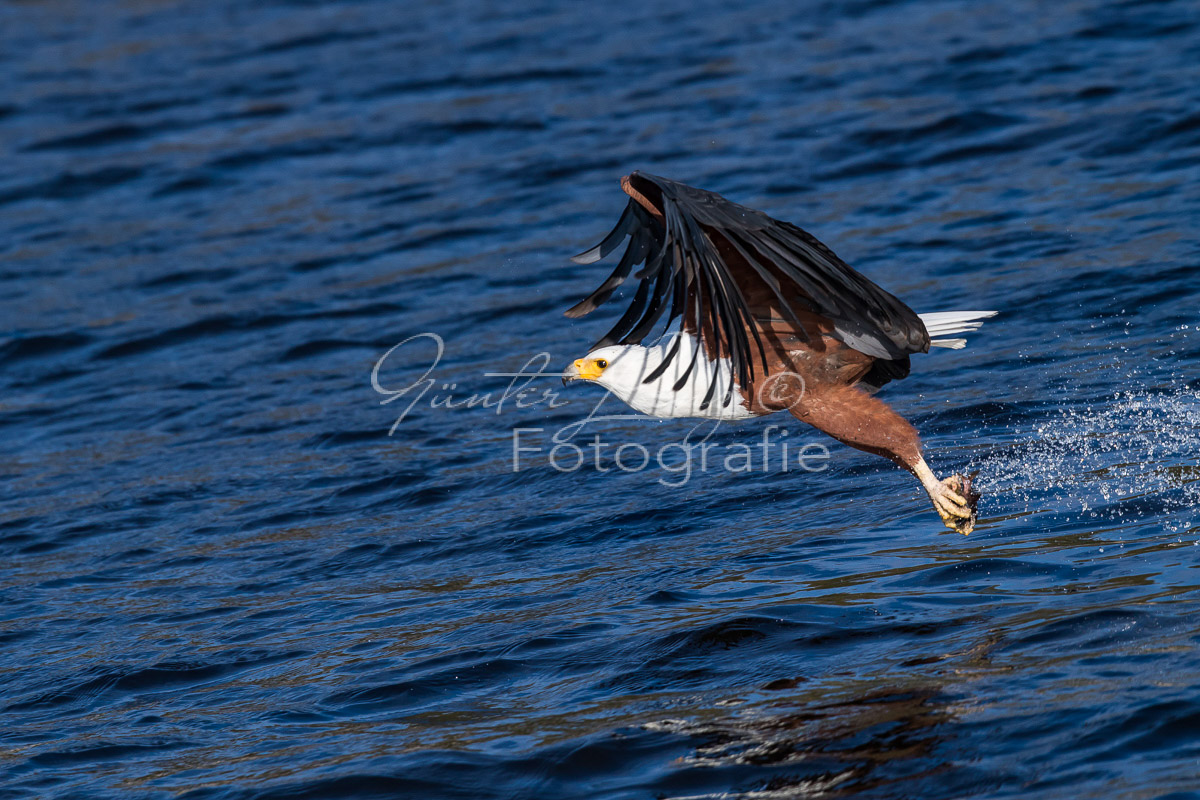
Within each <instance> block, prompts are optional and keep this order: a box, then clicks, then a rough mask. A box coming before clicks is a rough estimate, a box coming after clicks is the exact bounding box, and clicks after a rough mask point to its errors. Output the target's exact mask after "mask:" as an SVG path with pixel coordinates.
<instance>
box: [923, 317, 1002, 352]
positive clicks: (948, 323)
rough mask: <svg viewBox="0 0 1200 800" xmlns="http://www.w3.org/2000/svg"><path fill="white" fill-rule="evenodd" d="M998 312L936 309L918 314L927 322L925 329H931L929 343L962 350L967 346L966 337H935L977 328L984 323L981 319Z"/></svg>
mask: <svg viewBox="0 0 1200 800" xmlns="http://www.w3.org/2000/svg"><path fill="white" fill-rule="evenodd" d="M996 314H997V312H995V311H934V312H931V313H929V314H918V315H917V316H919V317H920V318H921V322H924V323H925V330H927V331H929V340H930V341H929V344H931V345H932V346H934V347H948V348H950V349H951V350H961V349H963V348H964V347H966V346H967V340H966V339H937V338H934V337H937V336H951V335H953V334H956V333H968V332H969V331H973V330H977V329H978V328H979V326H980V325H982V324H983V322H982V321H981V320H985V319H987V318H988V317H994V316H996Z"/></svg>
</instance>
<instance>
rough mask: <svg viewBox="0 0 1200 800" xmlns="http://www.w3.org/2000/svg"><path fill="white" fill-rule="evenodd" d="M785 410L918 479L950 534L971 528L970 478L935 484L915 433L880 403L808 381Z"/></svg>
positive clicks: (836, 386) (862, 394) (835, 386)
mask: <svg viewBox="0 0 1200 800" xmlns="http://www.w3.org/2000/svg"><path fill="white" fill-rule="evenodd" d="M789 410H790V411H791V412H792V414H793V415H794V416H795V417H796V418H797V419H799V420H800V421H801V422H807V423H808V424H809V425H812V426H813V427H814V428H816V429H818V430H820V431H824V432H825V433H827V434H829V435H830V436H832V437H833V438H834V439H837V440H838V441H839V442H842V443H844V444H848V445H850V446H851V447H854V448H857V449H859V450H865V451H866V452H868V453H875V454H876V455H881V456H884V457H886V458H890V459H891V460H892V461H894V462H896V463H897V464H899V465H900V466H902V467H904V468H905V469H907V470H908V471H909V472H911V473H912V474H913V475H914V476H916V478H917V480H919V481H921V485H922V486H924V487H925V491H926V492H928V493H929V498H930V499H931V500H932V501H933V507H934V509H935V510H936V511H937V512H938V515H939V516H940V517H941V518H942V522H944V523H945V524H946V527H947V528H949V529H950V530H953V531H958V532H959V533H961V534H964V535H965V534H968V533H970V532H971V530H972V529H973V528H974V527H975V503H976V502H977V501H978V500H979V495H978V494H976V493H975V492H973V491H972V489H971V479H970V478H969V477H967V476H964V475H951V476H950V477H949V478H947V479H945V480H938V478H937V476H936V475H934V474H933V470H931V469H930V468H929V465H928V464H926V463H925V459H924V458H923V457H922V455H921V439H920V437H919V436H918V435H917V431H916V429H915V428H913V426H912V425H910V424H909V423H908V421H907V420H906V419H904V418H903V417H901V416H900V415H899V414H897V413H896V412H895V411H893V410H892V409H891V407H890V406H888V405H887V404H886V403H884V402H883V401H881V400H879V399H877V398H875V397H872V396H871V395H869V394H867V393H866V392H863V391H861V390H859V389H856V388H854V387H853V386H845V385H840V384H826V385H814V384H813V383H812V382H810V383H809V385H808V386H807V387H806V391H804V392H803V393H802V394H800V396H799V397H797V398H796V399H795V402H793V403H791V404H790V406H789Z"/></svg>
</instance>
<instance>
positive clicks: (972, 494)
mask: <svg viewBox="0 0 1200 800" xmlns="http://www.w3.org/2000/svg"><path fill="white" fill-rule="evenodd" d="M974 477H975V473H972V474H971V475H951V476H950V477H949V478H946V480H944V481H940V482H939V483H938V484H937V494H936V495H935V496H934V498H933V506H934V508H935V509H937V512H938V515H939V516H940V517H941V518H942V522H943V523H945V525H946V527H947V528H949V529H950V530H952V531H957V532H958V533H961V534H962V535H964V536H966V535H967V534H969V533H970V532H971V531H972V530H974V528H975V506H976V504H977V503H978V502H979V493H978V492H976V491H974V490H973V489H972V487H971V483H972V478H974Z"/></svg>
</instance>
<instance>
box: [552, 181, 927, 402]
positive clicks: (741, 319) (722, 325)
mask: <svg viewBox="0 0 1200 800" xmlns="http://www.w3.org/2000/svg"><path fill="white" fill-rule="evenodd" d="M625 185H626V190H627V191H630V190H632V193H636V194H639V195H641V196H642V198H644V199H645V200H646V201H647V204H648V205H649V206H651V207H653V209H654V211H651V210H649V209H648V208H646V207H644V206H643V204H641V203H639V202H637V200H636V199H631V200H630V201H629V204H628V205H627V206H626V207H625V211H624V212H623V213H622V214H621V219H620V220H619V221H618V222H617V226H616V227H615V228H613V230H612V231H611V232H610V233H609V234H608V236H606V237H605V238H604V240H603V241H601V242H600V244H598V245H596V246H595V247H593V248H592V249H590V250H588V251H586V252H584V253H580V254H579V255H577V256H575V258H574V259H572V260H573V261H575V262H576V263H579V264H591V263H594V262H596V261H599V260H600V259H602V258H604V257H605V256H607V255H609V254H610V253H612V252H613V251H614V250H616V249H617V248H618V247H619V246H620V245H621V243H622V242H624V241H625V239H626V238H628V240H629V245H628V247H627V248H626V249H625V253H624V255H623V256H622V257H621V260H620V262H619V263H618V264H617V266H616V269H614V270H613V272H612V274H611V275H609V277H608V278H607V279H606V280H605V281H604V283H602V284H600V286H599V288H597V289H596V291H594V292H593V293H592V294H591V295H589V296H588V297H586V298H585V299H584V300H583V301H582V302H580V303H578V304H577V305H575V306H574V307H572V308H571V309H569V310H568V311H567V312H566V314H567V316H568V317H581V316H583V315H585V314H588V313H590V312H592V311H594V310H595V309H596V308H597V307H598V306H600V305H601V304H602V303H604V302H605V301H607V300H608V299H609V298H610V297H612V294H613V292H614V291H615V290H616V288H617V287H618V286H620V285H621V284H622V283H624V282H625V281H626V280H627V279H628V278H629V277H630V273H632V272H633V268H634V267H635V266H637V265H638V264H643V265H644V266H643V267H642V269H641V270H639V271H638V272H637V273H635V274H634V275H633V277H634V278H635V279H638V280H639V281H640V283H639V284H638V288H637V291H636V292H635V294H634V297H633V301H632V302H631V304H630V306H629V309H628V310H627V311H626V312H625V314H624V315H623V316H622V317H621V318H620V319H619V320H618V321H617V324H616V325H614V326H613V328H612V330H610V331H609V332H608V333H607V334H606V335H605V336H604V338H602V339H601V340H600V341H599V342H597V343H596V344H595V345H594V346H593V348H592V349H596V348H600V347H605V346H607V345H610V344H636V343H640V342H641V341H642V339H644V338H645V337H646V335H647V334H649V333H650V331H651V330H653V329H654V327H655V325H656V323H657V322H658V321H659V319H660V318H661V317H662V315H663V313H664V312H666V311H667V310H668V308H669V309H670V315H669V317H668V321H673V320H674V319H675V318H676V317H681V318H682V322H683V326H684V329H685V330H689V331H700V332H701V336H702V337H703V338H704V340H705V345H706V347H708V348H710V349H711V351H712V352H716V353H720V354H721V355H723V356H727V357H728V358H729V359H730V360H731V366H732V376H733V378H734V379H735V380H737V381H739V382H740V383H741V385H743V386H747V385H749V383H750V381H751V379H752V378H753V376H754V375H755V371H756V365H755V363H754V358H753V351H752V349H751V345H750V337H751V336H753V337H754V338H755V339H756V340H757V341H756V344H757V352H758V353H759V354H760V358H761V359H763V361H762V367H763V371H764V372H765V371H766V362H765V353H766V348H764V347H763V345H762V341H761V340H760V339H759V333H758V326H757V325H756V324H755V320H763V319H766V318H767V317H768V316H771V315H773V314H778V313H780V312H782V314H783V315H784V317H785V318H787V321H788V322H790V323H792V325H793V326H794V328H795V331H794V332H795V334H796V335H797V336H798V337H800V338H801V339H806V338H807V335H806V334H805V332H804V328H803V326H802V325H801V323H800V320H799V319H798V318H797V312H798V311H809V312H815V313H817V314H820V315H822V316H824V317H827V318H828V319H829V320H830V321H831V322H832V324H833V329H834V333H835V335H836V336H837V337H838V338H840V339H841V340H842V341H844V342H846V344H848V345H849V346H850V347H852V348H854V349H855V350H858V351H860V352H862V353H865V354H867V355H870V356H874V357H876V358H881V359H887V360H897V359H905V358H907V356H908V355H909V354H910V353H919V352H926V351H928V350H929V334H928V333H927V332H926V330H925V325H924V324H923V323H922V322H921V320H920V318H919V317H918V316H917V315H916V314H915V313H914V312H913V311H912V309H910V308H909V307H908V306H906V305H905V304H904V303H902V302H900V300H898V299H897V298H895V297H894V296H892V295H891V294H889V293H887V292H885V291H884V290H883V289H881V288H879V287H878V286H876V285H875V284H874V283H872V282H871V281H869V280H867V278H865V277H864V276H863V275H861V274H859V273H858V272H857V271H856V270H854V269H853V268H852V267H850V265H848V264H847V263H846V262H844V261H842V260H841V259H840V258H838V257H837V255H835V254H834V252H833V251H832V250H830V249H829V248H828V247H826V246H825V245H824V244H822V243H821V242H819V241H818V240H817V239H816V238H814V237H813V236H812V235H811V234H809V233H807V232H806V231H803V230H801V229H800V228H797V227H796V226H795V225H792V224H790V223H787V222H781V221H779V220H776V219H773V218H771V217H769V216H767V215H766V214H764V213H762V212H761V211H755V210H754V209H751V208H746V207H745V206H740V205H738V204H737V203H732V202H730V201H728V200H726V199H725V198H724V197H721V196H720V195H718V194H714V193H712V192H706V191H704V190H702V189H695V188H693V187H691V186H687V185H684V184H682V183H676V182H675V181H671V180H668V179H666V178H660V177H657V176H655V175H648V174H646V173H644V172H634V173H633V174H632V175H630V176H629V178H627V179H626V184H625ZM722 249H724V250H725V252H726V253H727V254H730V255H733V254H736V258H733V259H728V258H726V257H724V256H723V255H722V253H721V250H722ZM762 287H766V289H767V290H768V291H767V292H766V293H764V292H762V291H755V292H751V291H749V290H748V289H749V288H756V289H761V288H762ZM747 295H749V296H751V297H772V298H774V303H772V304H771V305H772V306H773V307H772V308H766V307H756V306H755V305H754V304H751V303H748V302H747V300H746V296H747ZM760 305H761V302H760ZM712 337H715V341H710V340H709V339H710V338H712ZM676 350H677V348H673V349H672V350H671V351H670V352H668V354H667V358H666V359H665V360H664V362H663V364H662V365H661V366H660V367H659V368H658V369H656V370H654V372H652V373H651V374H650V375H649V376H647V378H646V382H651V381H654V380H657V379H658V378H659V377H660V376H661V375H662V373H663V372H664V371H665V370H666V368H667V367H668V366H669V365H670V363H671V361H672V359H673V358H674V356H675V352H676ZM694 352H699V348H697V349H696V350H695V351H694ZM694 360H695V358H694V356H693V362H694ZM694 366H695V364H694V363H692V364H690V365H689V366H688V369H687V372H685V373H684V376H683V378H681V379H680V381H679V382H677V383H676V389H678V388H680V387H681V386H682V385H683V383H684V381H685V380H686V379H687V375H688V374H690V372H691V370H692V368H693V367H694ZM714 388H715V382H713V386H710V389H709V393H708V395H709V396H708V397H706V398H705V400H704V405H705V406H707V404H708V402H709V400H711V396H712V394H713V389H714ZM732 392H733V382H732V381H731V382H730V384H729V386H728V388H727V391H726V394H725V403H726V404H728V402H729V399H730V397H731V395H732Z"/></svg>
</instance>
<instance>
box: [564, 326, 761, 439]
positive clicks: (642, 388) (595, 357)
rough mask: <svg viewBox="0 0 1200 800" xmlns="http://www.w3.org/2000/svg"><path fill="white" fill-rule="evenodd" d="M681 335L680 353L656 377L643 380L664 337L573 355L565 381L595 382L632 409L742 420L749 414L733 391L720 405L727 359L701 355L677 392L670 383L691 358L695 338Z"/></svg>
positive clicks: (663, 351)
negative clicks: (652, 342) (714, 385)
mask: <svg viewBox="0 0 1200 800" xmlns="http://www.w3.org/2000/svg"><path fill="white" fill-rule="evenodd" d="M678 335H682V336H683V337H684V341H682V342H681V343H680V347H679V352H677V353H676V354H675V358H674V359H673V361H672V363H671V364H670V365H669V366H668V367H667V370H666V371H665V372H664V373H663V374H662V375H660V376H659V377H658V378H657V379H656V380H654V381H652V382H650V383H645V380H646V378H647V377H649V375H650V373H651V372H653V371H654V370H655V369H656V368H657V367H658V366H659V365H660V364H662V362H663V359H664V358H666V355H667V353H668V352H669V351H670V349H671V344H672V342H673V340H672V339H670V338H667V339H664V341H663V342H661V343H659V344H657V345H655V346H654V347H643V346H642V345H640V344H631V345H610V346H608V347H601V348H599V349H597V350H593V351H592V352H590V353H588V354H587V356H585V357H584V358H577V359H575V361H574V362H573V363H572V364H571V365H570V366H569V367H567V368H566V369H565V370H563V383H567V382H568V381H573V380H585V381H592V382H593V383H598V384H600V385H601V386H603V387H604V388H605V389H608V390H609V391H610V392H612V393H613V394H614V395H616V396H617V398H618V399H620V400H622V401H624V402H625V403H627V404H628V405H630V406H631V407H632V408H634V409H636V410H637V411H640V412H642V413H643V414H649V415H650V416H652V417H668V418H670V417H705V418H708V419H744V418H746V417H750V416H753V415H752V414H750V412H749V411H748V410H747V409H746V407H745V406H744V405H743V403H742V402H741V396H740V394H738V393H737V392H735V393H734V396H733V399H732V401H731V402H730V404H729V405H728V406H722V405H721V401H722V400H723V399H724V390H725V385H726V384H725V381H727V380H728V379H729V366H728V364H727V363H725V361H726V360H725V359H722V360H721V362H718V363H717V364H716V365H715V369H714V364H713V362H711V361H709V360H708V359H707V358H700V359H699V363H697V364H696V365H695V367H694V368H693V369H692V371H691V373H690V374H689V375H688V379H687V381H686V383H685V384H684V385H683V386H682V387H680V389H679V391H675V389H674V386H675V384H676V383H677V382H678V381H679V379H680V378H681V377H682V376H683V375H684V373H685V372H687V369H688V365H689V364H690V363H691V361H692V348H693V347H695V346H696V342H695V339H694V338H693V337H692V336H691V335H689V334H678ZM714 376H715V377H716V379H717V380H718V381H719V385H718V388H717V392H716V394H715V396H714V397H713V399H712V402H710V403H709V405H708V407H707V408H704V409H701V408H700V406H701V404H702V403H703V398H704V396H705V395H706V394H707V393H708V387H709V385H710V382H711V381H712V380H713V379H714Z"/></svg>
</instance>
